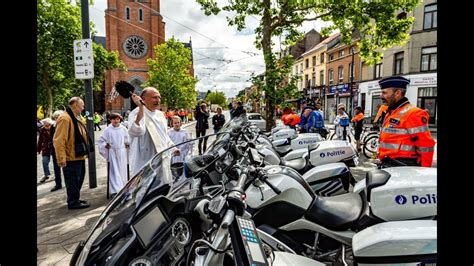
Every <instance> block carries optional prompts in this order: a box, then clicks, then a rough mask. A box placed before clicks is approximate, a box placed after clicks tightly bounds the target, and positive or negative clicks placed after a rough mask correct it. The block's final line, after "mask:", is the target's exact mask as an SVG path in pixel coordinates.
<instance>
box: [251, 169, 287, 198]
mask: <svg viewBox="0 0 474 266" xmlns="http://www.w3.org/2000/svg"><path fill="white" fill-rule="evenodd" d="M257 178H258V179H260V180H261V181H263V182H264V183H265V184H267V185H268V186H269V187H270V188H271V189H272V190H273V192H275V193H276V194H278V195H280V193H281V190H280V189H279V188H277V187H275V186H274V185H273V184H272V183H271V182H270V181H268V176H267V175H266V174H265V172H264V171H263V170H262V169H258V172H257Z"/></svg>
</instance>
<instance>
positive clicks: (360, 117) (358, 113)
mask: <svg viewBox="0 0 474 266" xmlns="http://www.w3.org/2000/svg"><path fill="white" fill-rule="evenodd" d="M354 113H355V116H354V117H353V118H352V119H351V122H353V123H354V139H355V140H356V149H357V151H358V152H360V151H361V148H360V135H361V134H362V129H363V126H364V112H362V107H360V106H356V107H355V108H354Z"/></svg>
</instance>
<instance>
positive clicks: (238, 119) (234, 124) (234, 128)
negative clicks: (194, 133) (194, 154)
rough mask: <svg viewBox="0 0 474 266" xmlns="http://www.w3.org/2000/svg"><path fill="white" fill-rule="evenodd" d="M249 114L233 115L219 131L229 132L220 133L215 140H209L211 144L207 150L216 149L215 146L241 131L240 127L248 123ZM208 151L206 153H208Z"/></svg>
mask: <svg viewBox="0 0 474 266" xmlns="http://www.w3.org/2000/svg"><path fill="white" fill-rule="evenodd" d="M247 122H248V120H247V115H246V114H241V115H239V116H235V117H233V118H232V119H231V120H229V121H228V122H227V123H225V124H224V125H223V126H222V128H221V129H220V130H219V133H228V134H220V135H218V136H216V138H215V139H214V140H213V141H209V142H210V143H211V145H209V147H208V148H207V150H206V151H207V152H209V151H213V150H215V146H216V145H217V144H219V143H222V142H225V141H227V140H228V139H230V138H231V136H232V135H235V134H237V133H238V132H240V129H241V128H242V127H243V126H244V125H245V124H247ZM207 152H206V153H207Z"/></svg>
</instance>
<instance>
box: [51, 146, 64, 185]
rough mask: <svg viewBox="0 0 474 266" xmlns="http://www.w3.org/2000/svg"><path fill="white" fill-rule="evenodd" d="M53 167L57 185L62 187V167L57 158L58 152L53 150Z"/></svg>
mask: <svg viewBox="0 0 474 266" xmlns="http://www.w3.org/2000/svg"><path fill="white" fill-rule="evenodd" d="M52 155H53V168H54V182H55V183H56V187H62V184H61V168H60V167H59V165H58V161H57V160H56V153H55V152H54V151H53V152H52Z"/></svg>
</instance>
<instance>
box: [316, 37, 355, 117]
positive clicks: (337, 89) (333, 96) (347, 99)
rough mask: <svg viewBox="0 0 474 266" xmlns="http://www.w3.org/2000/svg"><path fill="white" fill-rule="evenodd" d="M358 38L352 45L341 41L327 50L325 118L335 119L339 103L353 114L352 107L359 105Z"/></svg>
mask: <svg viewBox="0 0 474 266" xmlns="http://www.w3.org/2000/svg"><path fill="white" fill-rule="evenodd" d="M357 41H358V39H353V43H352V44H350V45H347V44H344V43H342V42H340V39H339V41H338V42H337V43H336V44H335V45H334V46H333V47H331V48H328V50H327V51H326V54H327V64H326V73H327V74H326V76H327V78H326V84H327V86H326V91H325V104H324V106H323V107H324V113H325V119H328V120H329V121H331V122H332V121H333V120H334V118H335V116H336V114H337V110H336V107H337V105H338V104H339V103H343V104H344V105H345V106H346V111H347V112H348V113H350V114H352V109H353V108H354V107H355V106H357V105H359V99H358V95H357V88H358V83H359V78H358V77H359V75H360V74H359V72H360V67H358V66H359V65H360V56H359V51H358V48H357V45H356V43H357Z"/></svg>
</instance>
